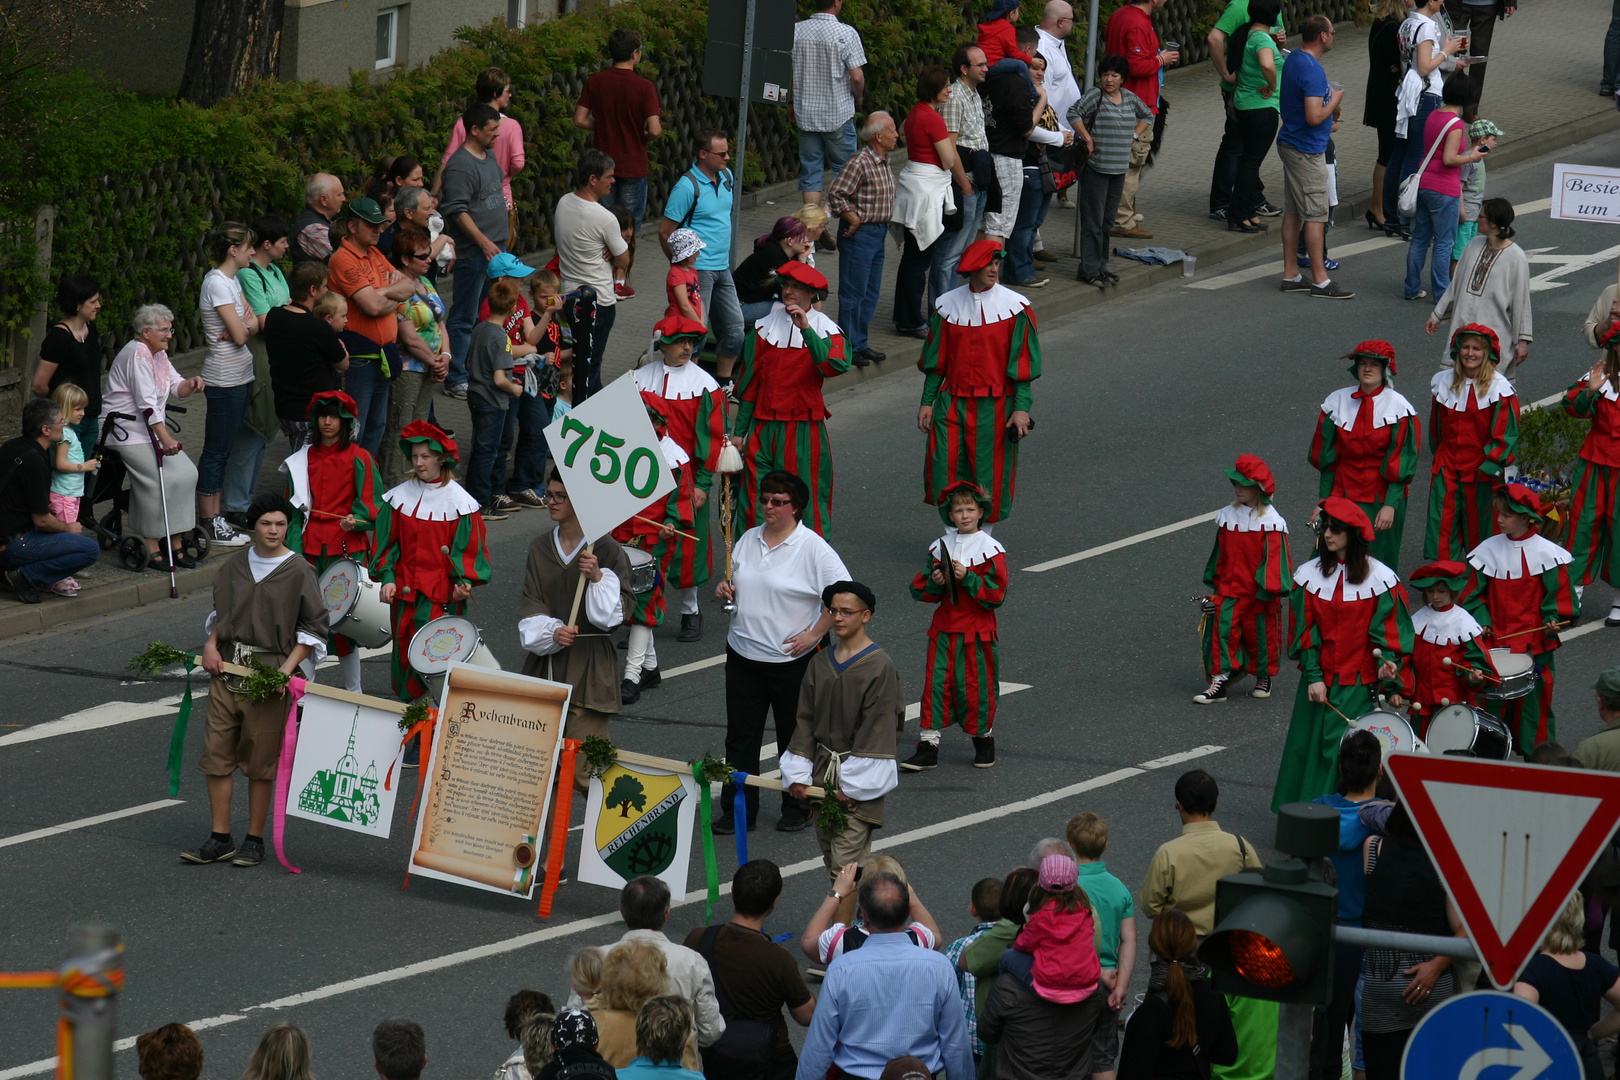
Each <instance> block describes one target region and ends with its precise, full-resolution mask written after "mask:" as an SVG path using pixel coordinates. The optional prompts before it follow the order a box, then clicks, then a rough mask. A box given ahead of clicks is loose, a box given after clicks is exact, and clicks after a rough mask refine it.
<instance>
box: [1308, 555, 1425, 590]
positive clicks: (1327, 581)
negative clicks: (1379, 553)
mask: <svg viewBox="0 0 1620 1080" xmlns="http://www.w3.org/2000/svg"><path fill="white" fill-rule="evenodd" d="M1343 576H1344V564H1343V563H1335V564H1334V566H1333V572H1332V573H1331V574H1327V575H1326V576H1324V575H1323V573H1322V560H1321V559H1320V558H1315V559H1312V560H1311V561H1310V562H1308V563H1306V564H1304V565H1303V566H1301V567H1300V568H1299V569H1298V570H1295V571H1294V584H1295V585H1298V586H1299V587H1300V588H1302V589H1304V590H1305V591H1306V592H1308V593H1310V594H1311V595H1312V596H1319V597H1321V598H1322V599H1324V600H1332V599H1333V594H1334V592H1335V591H1336V590H1337V587H1338V584H1339V579H1340V578H1341V577H1343ZM1400 583H1401V576H1400V575H1399V574H1397V573H1396V572H1395V571H1393V570H1391V569H1390V568H1389V567H1387V566H1385V565H1384V564H1383V563H1381V562H1379V561H1378V560H1377V559H1374V558H1371V557H1369V558H1368V559H1367V576H1366V578H1364V579H1363V580H1362V582H1361V584H1359V585H1352V584H1351V583H1350V582H1349V581H1346V582H1345V583H1344V596H1343V599H1345V600H1370V599H1372V598H1373V597H1375V596H1379V595H1381V594H1383V593H1387V592H1389V590H1391V589H1393V588H1395V587H1396V586H1397V585H1399V584H1400Z"/></svg>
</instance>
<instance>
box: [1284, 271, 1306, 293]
mask: <svg viewBox="0 0 1620 1080" xmlns="http://www.w3.org/2000/svg"><path fill="white" fill-rule="evenodd" d="M1282 291H1283V292H1310V291H1311V283H1310V282H1308V281H1306V280H1305V275H1304V274H1301V275H1300V276H1299V277H1297V278H1283V280H1282Z"/></svg>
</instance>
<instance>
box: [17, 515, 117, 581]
mask: <svg viewBox="0 0 1620 1080" xmlns="http://www.w3.org/2000/svg"><path fill="white" fill-rule="evenodd" d="M100 558H101V545H100V544H98V543H96V538H95V537H93V536H80V535H78V534H76V533H69V532H59V533H51V532H44V531H42V530H40V529H29V530H28V531H27V532H25V533H18V534H17V535H16V536H14V537H12V538H11V541H10V543H8V544H7V545H6V547H5V550H3V551H0V569H6V570H20V571H22V576H23V577H25V578H27V579H28V583H29V584H30V585H32V586H33V587H34V588H36V589H43V588H45V587H46V586H47V585H52V584H55V583H56V582H58V581H61V580H62V579H63V578H65V577H72V576H73V575H74V574H76V573H78V572H79V571H80V570H83V569H85V568H86V567H90V566H94V565H96V562H97V561H98V560H99V559H100Z"/></svg>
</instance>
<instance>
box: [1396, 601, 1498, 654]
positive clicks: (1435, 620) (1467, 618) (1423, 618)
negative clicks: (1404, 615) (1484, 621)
mask: <svg viewBox="0 0 1620 1080" xmlns="http://www.w3.org/2000/svg"><path fill="white" fill-rule="evenodd" d="M1412 630H1413V632H1414V633H1416V634H1417V636H1418V637H1420V638H1422V639H1423V640H1424V641H1427V642H1428V643H1429V644H1430V645H1461V644H1462V643H1463V642H1465V641H1473V640H1474V639H1475V638H1477V637H1479V635H1481V634H1483V633H1484V632H1485V628H1484V627H1483V626H1481V625H1479V620H1478V619H1475V618H1474V617H1473V616H1472V615H1470V614H1469V613H1468V609H1467V608H1465V607H1463V606H1462V605H1461V604H1452V605H1451V606H1450V607H1448V608H1446V609H1445V610H1444V611H1437V610H1436V609H1434V608H1432V607H1427V606H1425V607H1420V608H1418V609H1417V610H1416V611H1414V612H1412Z"/></svg>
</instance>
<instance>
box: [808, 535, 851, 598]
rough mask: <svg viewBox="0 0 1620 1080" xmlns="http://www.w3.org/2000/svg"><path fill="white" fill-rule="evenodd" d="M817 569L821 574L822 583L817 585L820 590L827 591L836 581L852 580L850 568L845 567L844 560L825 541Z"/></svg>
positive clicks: (822, 542) (823, 541)
mask: <svg viewBox="0 0 1620 1080" xmlns="http://www.w3.org/2000/svg"><path fill="white" fill-rule="evenodd" d="M817 539H820V537H817ZM816 569H817V570H818V571H819V572H820V574H821V581H820V582H818V583H817V585H816V588H817V589H818V590H820V589H825V588H826V587H827V586H829V585H831V584H832V583H833V582H835V581H848V580H850V578H849V567H847V566H845V565H844V560H843V559H840V558H839V557H838V552H836V551H834V550H833V546H832V545H831V544H829V543H827V542H826V541H825V540H822V541H821V557H820V558H819V559H818V560H817V566H816Z"/></svg>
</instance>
